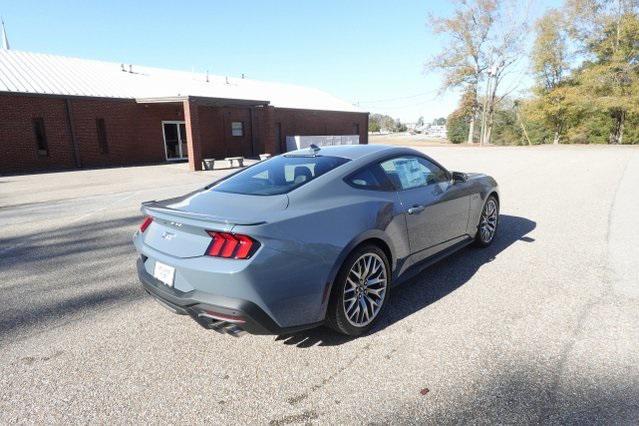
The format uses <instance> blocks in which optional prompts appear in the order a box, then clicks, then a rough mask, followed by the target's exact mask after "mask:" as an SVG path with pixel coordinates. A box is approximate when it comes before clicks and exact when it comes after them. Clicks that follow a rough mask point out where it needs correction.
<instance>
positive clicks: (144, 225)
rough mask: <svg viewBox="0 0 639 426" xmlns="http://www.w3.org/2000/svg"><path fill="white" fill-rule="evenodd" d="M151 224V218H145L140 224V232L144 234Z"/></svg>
mask: <svg viewBox="0 0 639 426" xmlns="http://www.w3.org/2000/svg"><path fill="white" fill-rule="evenodd" d="M151 222H153V218H152V217H151V216H147V217H145V218H144V222H142V224H141V225H140V232H142V233H144V231H146V228H148V227H149V225H150V224H151Z"/></svg>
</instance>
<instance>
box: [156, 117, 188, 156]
mask: <svg viewBox="0 0 639 426" xmlns="http://www.w3.org/2000/svg"><path fill="white" fill-rule="evenodd" d="M162 132H163V133H164V149H165V152H166V159H167V161H171V160H186V159H187V150H186V126H185V124H184V121H163V122H162Z"/></svg>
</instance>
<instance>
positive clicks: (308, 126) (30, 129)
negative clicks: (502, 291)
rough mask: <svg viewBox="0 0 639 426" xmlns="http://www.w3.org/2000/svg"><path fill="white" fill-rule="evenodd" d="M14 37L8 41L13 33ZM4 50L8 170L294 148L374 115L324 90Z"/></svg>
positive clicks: (1, 73) (355, 130)
mask: <svg viewBox="0 0 639 426" xmlns="http://www.w3.org/2000/svg"><path fill="white" fill-rule="evenodd" d="M5 40H6V38H5ZM5 44H6V45H5V48H1V49H0V150H1V152H2V155H0V174H2V173H21V172H28V171H35V170H57V169H73V168H82V167H102V166H115V165H132V164H143V163H158V162H163V161H167V162H171V161H179V160H188V162H189V166H190V169H191V170H200V169H201V167H202V159H204V158H224V157H231V156H244V157H256V156H258V155H259V154H261V153H265V152H266V153H271V154H277V153H280V152H283V151H285V150H286V138H287V136H299V135H302V136H315V135H325V136H326V135H329V136H332V135H335V136H341V135H358V137H359V143H367V142H368V131H367V129H368V113H364V112H361V111H360V110H359V109H358V108H356V107H354V106H353V105H351V104H349V103H347V102H344V101H342V100H340V99H337V98H335V97H333V96H331V95H329V94H327V93H324V92H321V91H319V90H315V89H309V88H305V87H300V86H293V85H288V84H280V83H270V82H263V81H256V80H250V79H245V78H229V77H224V76H214V75H208V73H206V74H202V73H192V72H188V71H173V70H166V69H158V68H149V67H142V66H137V65H127V64H118V63H109V62H101V61H94V60H87V59H77V58H69V57H62V56H53V55H47V54H39V53H29V52H20V51H16V50H9V49H8V41H7V42H6V43H5Z"/></svg>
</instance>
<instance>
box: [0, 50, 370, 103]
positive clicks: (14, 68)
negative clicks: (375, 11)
mask: <svg viewBox="0 0 639 426" xmlns="http://www.w3.org/2000/svg"><path fill="white" fill-rule="evenodd" d="M131 70H132V72H129V65H124V71H123V67H122V64H119V63H113V62H103V61H94V60H89V59H79V58H70V57H65V56H56V55H48V54H43V53H31V52H21V51H18V50H6V49H0V92H13V93H37V94H48V95H66V96H90V97H105V98H132V99H145V98H162V97H181V96H197V97H207V98H221V99H239V100H261V101H269V102H270V104H271V105H273V106H275V107H281V108H298V109H315V110H326V111H354V112H360V111H361V110H359V109H358V108H357V107H355V106H353V105H351V104H350V103H348V102H345V101H343V100H341V99H338V98H336V97H334V96H332V95H330V94H328V93H325V92H322V91H320V90H316V89H310V88H306V87H302V86H295V85H291V84H281V83H272V82H265V81H258V80H251V79H240V78H231V77H224V76H218V75H209V76H208V82H207V75H206V74H202V73H193V72H188V71H174V70H167V69H161V68H151V67H144V66H139V65H132V67H131Z"/></svg>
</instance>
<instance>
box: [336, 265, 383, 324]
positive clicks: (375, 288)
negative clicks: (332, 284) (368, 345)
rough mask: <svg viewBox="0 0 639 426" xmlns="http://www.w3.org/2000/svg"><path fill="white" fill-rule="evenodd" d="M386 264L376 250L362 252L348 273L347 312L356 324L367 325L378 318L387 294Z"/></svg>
mask: <svg viewBox="0 0 639 426" xmlns="http://www.w3.org/2000/svg"><path fill="white" fill-rule="evenodd" d="M387 284H388V278H387V276H386V266H385V264H384V261H383V260H382V258H381V257H380V256H378V255H377V254H375V253H365V254H363V255H361V256H360V257H359V258H358V259H357V261H356V262H355V263H354V264H353V266H352V267H351V270H350V271H349V272H348V275H347V276H346V285H345V286H344V297H343V304H344V312H345V313H346V319H347V320H348V322H349V323H351V325H354V326H355V327H364V326H366V325H368V324H370V322H371V321H373V320H374V319H375V317H376V316H377V314H378V313H379V311H380V309H381V308H382V304H383V303H384V297H385V296H386V286H387Z"/></svg>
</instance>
